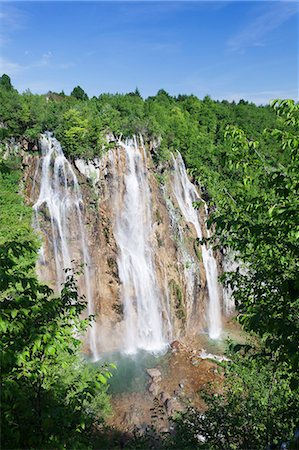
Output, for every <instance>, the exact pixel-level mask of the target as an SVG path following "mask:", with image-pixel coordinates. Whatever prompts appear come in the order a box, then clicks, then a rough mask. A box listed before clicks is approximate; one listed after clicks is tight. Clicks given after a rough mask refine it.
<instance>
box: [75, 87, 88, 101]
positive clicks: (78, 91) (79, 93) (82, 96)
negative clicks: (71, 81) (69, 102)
mask: <svg viewBox="0 0 299 450" xmlns="http://www.w3.org/2000/svg"><path fill="white" fill-rule="evenodd" d="M71 97H75V98H76V99H77V100H88V96H87V94H86V92H84V90H83V89H82V88H81V87H80V86H76V87H74V89H73V90H72V92H71Z"/></svg>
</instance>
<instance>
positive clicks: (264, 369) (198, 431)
mask: <svg viewBox="0 0 299 450" xmlns="http://www.w3.org/2000/svg"><path fill="white" fill-rule="evenodd" d="M252 356H253V357H252ZM231 357H232V358H233V361H232V362H229V363H226V365H225V373H224V375H225V379H224V383H223V385H222V386H219V385H215V384H214V385H210V386H207V387H206V390H205V391H203V392H201V396H202V397H203V399H204V400H205V403H206V407H207V410H206V411H205V412H204V413H202V412H200V411H197V410H196V409H194V408H189V409H188V410H187V411H186V412H185V413H184V414H182V415H181V416H179V417H178V418H177V419H176V420H175V423H176V429H175V434H174V437H173V438H172V439H170V441H171V442H170V444H172V445H169V447H168V448H180V449H188V450H191V449H193V450H195V449H207V450H208V449H209V450H237V449H238V450H249V449H254V450H265V449H266V448H275V449H278V448H282V447H281V446H280V445H281V444H282V442H287V441H289V442H290V441H291V440H292V439H293V437H294V433H295V430H296V426H297V418H298V414H299V393H298V392H293V391H292V389H291V387H290V385H291V376H290V373H289V371H288V370H284V368H283V367H279V368H278V367H277V365H276V363H275V362H274V361H272V362H269V363H267V364H265V363H264V361H261V360H259V359H256V357H255V356H254V355H252V354H251V355H250V354H247V355H246V356H244V355H243V356H241V355H239V356H236V355H234V356H233V355H231ZM288 448H290V447H288ZM291 448H293V447H291Z"/></svg>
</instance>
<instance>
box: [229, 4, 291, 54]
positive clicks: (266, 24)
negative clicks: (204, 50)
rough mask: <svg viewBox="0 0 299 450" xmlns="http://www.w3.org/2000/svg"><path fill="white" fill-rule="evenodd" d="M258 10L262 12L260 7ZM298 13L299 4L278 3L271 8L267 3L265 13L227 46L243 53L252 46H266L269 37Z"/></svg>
mask: <svg viewBox="0 0 299 450" xmlns="http://www.w3.org/2000/svg"><path fill="white" fill-rule="evenodd" d="M265 8H266V10H265ZM257 10H258V11H260V6H258V8H257ZM297 13H298V4H297V2H286V1H284V2H277V3H275V4H274V3H271V4H270V6H269V4H268V3H265V5H264V7H263V13H262V14H260V15H259V16H258V17H256V19H254V20H252V21H251V22H250V23H249V24H248V25H247V26H245V28H244V29H243V30H242V31H241V32H240V33H238V34H236V35H235V36H233V37H231V38H230V39H229V40H228V42H227V46H228V48H229V49H230V50H232V51H242V50H244V49H245V48H246V47H251V46H264V45H265V39H266V37H267V35H268V34H269V33H271V31H273V30H275V29H277V28H279V27H280V25H282V24H283V23H284V22H286V21H287V20H288V19H289V18H291V17H292V16H294V15H295V14H297Z"/></svg>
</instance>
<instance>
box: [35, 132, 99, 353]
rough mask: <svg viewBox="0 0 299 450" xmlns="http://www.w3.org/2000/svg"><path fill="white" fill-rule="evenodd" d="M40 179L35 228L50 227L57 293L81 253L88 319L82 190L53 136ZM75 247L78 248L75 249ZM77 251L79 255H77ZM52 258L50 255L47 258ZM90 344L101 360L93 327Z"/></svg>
mask: <svg viewBox="0 0 299 450" xmlns="http://www.w3.org/2000/svg"><path fill="white" fill-rule="evenodd" d="M41 150H42V160H41V177H40V187H39V195H38V199H37V201H36V203H35V204H34V205H33V209H34V213H35V219H34V226H35V228H36V229H37V230H38V231H40V232H41V231H43V232H44V233H43V234H44V235H45V236H47V229H46V228H47V223H50V229H51V231H50V232H51V234H52V236H51V238H50V239H48V240H49V243H50V245H51V246H52V251H53V256H54V261H55V270H56V284H57V290H60V289H61V285H62V283H63V282H64V281H65V277H66V272H65V270H66V269H71V268H73V267H74V260H75V259H76V256H77V255H76V254H75V253H76V252H77V253H78V248H79V251H80V255H79V260H77V261H76V264H81V263H83V277H84V287H85V292H84V294H85V297H86V300H87V313H88V315H91V314H94V312H95V310H94V301H93V295H92V284H91V280H92V275H91V262H90V256H89V251H88V245H87V238H86V234H85V230H84V221H83V213H82V209H83V201H82V195H81V190H80V187H79V184H78V180H77V177H76V174H75V172H74V171H73V169H72V166H71V164H70V163H69V162H68V160H67V159H66V158H65V156H64V154H63V151H62V148H61V146H60V144H59V142H58V141H57V140H56V139H55V138H54V137H52V135H51V134H50V133H45V134H43V135H42V137H41ZM74 243H76V246H74ZM75 247H76V252H75V251H74V249H75ZM44 255H45V249H44V245H43V246H42V248H41V250H40V261H39V264H44V263H45V256H44ZM48 256H49V255H48ZM88 341H89V342H88V343H89V347H90V351H91V354H92V358H93V359H94V360H96V359H98V357H99V355H98V352H97V345H96V330H95V326H94V325H93V326H92V327H91V329H90V330H89V333H88Z"/></svg>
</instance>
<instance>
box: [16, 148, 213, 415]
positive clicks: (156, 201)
mask: <svg viewBox="0 0 299 450" xmlns="http://www.w3.org/2000/svg"><path fill="white" fill-rule="evenodd" d="M140 145H141V144H140ZM134 149H135V150H134V151H135V152H136V153H137V152H138V151H140V156H138V155H137V156H138V158H137V156H136V158H135V159H134V160H133V159H132V161H131V160H130V158H129V157H128V155H129V151H130V149H129V148H127V147H125V146H124V144H122V145H119V144H117V143H116V147H115V149H112V150H109V152H107V153H106V154H105V155H104V156H103V157H102V158H101V159H97V160H95V161H89V162H87V161H83V160H77V161H76V162H75V164H74V165H72V167H73V171H74V173H75V174H76V177H77V179H78V183H79V186H80V189H81V195H82V205H81V210H82V215H83V218H84V224H83V225H84V229H85V234H86V241H87V247H88V252H89V257H90V277H91V280H90V282H91V289H92V299H93V305H94V314H95V317H96V325H95V335H96V346H97V348H98V351H99V352H101V351H104V350H105V351H112V350H118V349H125V350H126V351H130V348H131V347H128V346H127V340H128V335H130V336H131V337H132V336H133V341H134V340H135V341H136V348H139V347H140V348H145V349H147V347H146V345H143V344H144V343H145V344H147V343H148V342H150V340H152V341H153V342H156V341H158V342H160V341H161V343H162V344H163V345H164V344H165V345H166V344H167V343H170V342H173V341H174V340H176V339H180V338H182V337H184V336H185V335H186V334H190V335H194V334H197V333H200V332H203V331H205V330H206V328H207V321H206V316H207V312H206V311H207V303H208V295H207V277H206V273H205V269H204V265H203V262H202V256H201V247H200V245H199V243H198V239H197V234H196V230H195V229H194V227H193V225H192V224H191V223H187V222H186V221H185V219H184V217H183V215H182V213H181V211H180V208H179V205H178V203H177V200H176V197H175V195H174V192H173V170H174V169H173V167H172V166H171V163H170V164H169V166H168V167H166V168H165V173H164V175H163V180H161V174H160V173H159V172H158V171H157V168H155V167H154V164H153V162H152V160H151V158H150V155H149V153H148V152H147V151H146V149H144V148H142V149H141V150H139V149H138V144H136V142H135V144H134ZM132 151H133V150H132ZM139 160H140V164H141V163H142V166H141V165H140V167H137V165H138V164H139V162H138V161H139ZM130 164H131V165H130ZM132 173H134V176H135V178H134V179H133V178H132ZM130 177H131V178H132V179H131V178H130ZM135 181H136V186H135V187H134V189H136V190H137V192H139V191H140V190H141V189H143V190H146V197H142V195H141V194H140V199H141V202H142V199H144V198H146V199H147V200H146V201H147V203H148V204H147V205H144V207H145V209H144V211H145V212H144V213H143V214H144V219H143V220H144V221H147V222H149V223H146V224H144V223H143V224H142V219H140V217H137V215H136V218H135V219H136V222H137V220H139V221H140V223H141V224H142V225H140V227H141V226H142V227H143V226H145V230H146V233H145V234H146V236H145V238H144V240H146V245H144V249H142V251H140V252H139V253H138V252H137V253H138V257H139V255H140V254H141V256H142V258H143V260H142V261H141V262H140V267H142V264H144V261H145V262H146V264H147V265H148V266H149V267H148V270H149V274H148V277H149V280H150V281H149V284H148V286H153V287H150V290H151V289H153V290H154V292H149V290H148V291H146V287H144V286H142V274H140V277H141V280H139V281H138V280H137V281H138V282H137V281H136V280H135V279H134V277H138V261H137V263H136V261H135V263H134V261H133V263H134V264H135V266H134V270H135V271H134V272H132V273H133V275H132V278H133V279H132V280H129V281H126V274H124V273H123V266H122V261H121V258H124V257H127V258H128V259H127V260H128V264H129V263H132V261H131V260H132V251H133V250H134V249H133V250H132V249H131V250H130V249H128V248H125V247H126V246H125V245H124V244H123V242H124V240H123V241H122V245H123V248H122V249H120V241H119V230H120V229H122V228H121V226H120V221H125V220H126V217H127V216H125V215H123V214H120V212H121V211H123V210H124V208H130V205H128V204H127V203H128V199H130V198H131V197H130V196H129V195H128V191H129V190H130V189H131V188H132V186H131V184H130V183H131V182H135ZM145 184H146V186H145ZM24 186H25V188H24V191H25V196H26V200H27V202H28V203H29V204H32V205H33V204H34V203H35V202H36V200H37V198H38V196H39V192H40V189H41V156H38V155H37V154H36V153H35V154H32V153H31V154H30V153H25V155H24ZM69 188H70V189H71V188H72V186H70V187H69ZM133 200H134V199H133ZM133 200H132V201H133ZM131 206H132V205H131ZM139 209H140V206H139ZM137 211H138V210H137ZM201 214H202V215H203V216H204V212H201ZM128 217H130V221H131V224H134V222H135V219H134V217H131V216H128ZM67 221H68V227H69V228H72V227H75V223H76V222H75V217H72V216H70V217H68V218H67ZM130 221H129V223H128V224H127V225H128V227H130ZM201 221H202V223H203V227H204V218H203V217H202V218H201ZM138 223H139V222H138ZM122 224H123V222H122ZM50 227H51V217H49V214H48V212H47V210H46V209H45V211H44V212H43V214H42V217H40V222H39V228H40V233H41V235H42V240H43V253H44V258H43V260H44V263H43V264H41V263H39V264H38V267H37V271H38V274H39V276H40V277H41V278H42V279H43V280H44V281H47V282H49V283H50V285H51V286H53V288H55V283H56V274H55V269H54V265H53V259H54V255H53V242H52V239H53V238H52V235H51V231H50ZM137 232H138V228H136V233H137ZM128 233H129V232H128ZM72 236H75V234H72ZM136 242H139V241H138V240H137V241H136ZM129 246H130V243H129V242H128V247H129ZM70 248H71V253H72V258H73V259H75V260H77V262H78V263H80V251H79V247H78V246H77V243H76V240H75V238H74V239H73V241H72V242H70ZM121 250H122V253H121ZM126 251H127V253H126ZM130 251H131V253H130ZM130 258H131V259H130ZM81 262H82V261H81ZM133 263H132V264H133ZM143 270H144V269H143ZM80 283H81V292H82V293H84V283H83V281H82V280H80ZM143 288H144V289H143ZM138 289H139V290H141V291H142V289H143V291H144V290H145V292H143V291H142V292H141V291H140V292H141V293H140V292H139V291H138ZM137 291H138V292H137ZM146 295H148V296H151V303H150V304H148V303H146V299H145V300H144V303H142V304H141V303H140V298H139V297H140V296H141V297H142V296H145V297H146ZM153 302H154V303H156V304H157V306H156V310H155V311H152V310H151V308H153V305H152V304H153ZM140 308H143V309H142V315H143V316H145V317H143V322H142V321H141V319H140V314H141V312H140V311H141V309H140ZM147 314H148V316H147ZM155 314H156V315H155ZM128 315H131V317H130V318H128ZM155 317H157V318H158V319H155ZM157 320H159V321H161V325H159V324H158V325H159V326H158V325H157V324H156V323H155V321H157ZM135 328H136V330H135ZM132 329H133V331H132ZM131 332H134V333H135V334H134V333H133V334H132V333H131ZM130 333H131V334H130ZM157 334H159V336H157ZM139 343H140V345H139ZM154 350H156V348H154ZM86 351H87V352H88V351H89V349H88V345H86ZM153 370H156V369H148V374H149V375H150V377H152V378H153V379H154V378H155V377H156V378H159V375H157V374H156V375H154V374H153V372H152V371H153ZM150 371H151V372H150ZM160 375H161V374H160ZM168 409H169V410H173V409H176V405H172V404H171V405H169V408H168Z"/></svg>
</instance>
